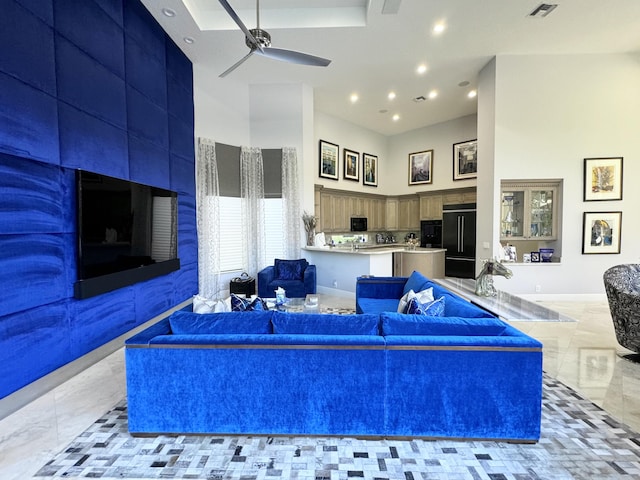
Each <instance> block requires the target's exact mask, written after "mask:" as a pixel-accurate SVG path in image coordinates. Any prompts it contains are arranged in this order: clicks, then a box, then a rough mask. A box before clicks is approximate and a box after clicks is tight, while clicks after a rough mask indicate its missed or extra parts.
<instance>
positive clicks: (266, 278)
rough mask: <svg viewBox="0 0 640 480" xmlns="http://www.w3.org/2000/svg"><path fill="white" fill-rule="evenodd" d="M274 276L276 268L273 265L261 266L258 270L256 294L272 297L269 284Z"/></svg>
mask: <svg viewBox="0 0 640 480" xmlns="http://www.w3.org/2000/svg"><path fill="white" fill-rule="evenodd" d="M275 278H276V268H275V267H274V266H273V265H269V266H268V267H265V268H263V269H262V270H260V271H259V272H258V296H259V297H262V298H271V297H273V295H274V294H273V292H272V291H271V290H270V288H269V284H270V283H271V282H273V281H274V280H275Z"/></svg>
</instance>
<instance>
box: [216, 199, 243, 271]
mask: <svg viewBox="0 0 640 480" xmlns="http://www.w3.org/2000/svg"><path fill="white" fill-rule="evenodd" d="M241 235H242V199H240V198H239V197H220V270H221V271H223V272H229V271H234V270H243V265H242V244H243V242H242V241H241V238H240V237H241Z"/></svg>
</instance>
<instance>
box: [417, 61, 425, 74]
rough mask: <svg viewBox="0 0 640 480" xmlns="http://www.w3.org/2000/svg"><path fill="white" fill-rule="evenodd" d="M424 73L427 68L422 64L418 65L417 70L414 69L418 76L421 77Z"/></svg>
mask: <svg viewBox="0 0 640 480" xmlns="http://www.w3.org/2000/svg"><path fill="white" fill-rule="evenodd" d="M426 71H427V66H426V65H425V64H424V63H423V64H421V65H418V68H416V72H418V74H419V75H422V74H423V73H425V72H426Z"/></svg>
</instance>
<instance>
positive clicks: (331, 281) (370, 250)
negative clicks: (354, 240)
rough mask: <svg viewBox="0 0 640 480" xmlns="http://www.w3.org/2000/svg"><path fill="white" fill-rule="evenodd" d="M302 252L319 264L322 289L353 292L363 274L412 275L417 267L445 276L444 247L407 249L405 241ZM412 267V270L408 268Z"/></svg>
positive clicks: (318, 270)
mask: <svg viewBox="0 0 640 480" xmlns="http://www.w3.org/2000/svg"><path fill="white" fill-rule="evenodd" d="M302 250H303V256H304V258H306V259H307V261H308V262H309V263H312V264H314V265H315V266H316V284H317V287H318V292H319V293H330V294H336V295H340V294H341V293H342V294H346V295H349V296H351V295H353V296H354V297H355V292H356V279H357V278H358V277H360V276H362V275H373V276H377V277H391V276H394V275H398V276H409V275H410V274H411V271H413V270H418V271H419V272H421V273H422V274H423V275H425V276H426V277H429V278H442V277H444V254H445V252H446V250H445V249H443V248H416V249H415V250H408V249H406V248H405V246H404V245H403V244H395V245H394V244H381V245H358V248H357V249H352V248H351V247H304V248H303V249H302ZM410 269H411V271H409V270H410Z"/></svg>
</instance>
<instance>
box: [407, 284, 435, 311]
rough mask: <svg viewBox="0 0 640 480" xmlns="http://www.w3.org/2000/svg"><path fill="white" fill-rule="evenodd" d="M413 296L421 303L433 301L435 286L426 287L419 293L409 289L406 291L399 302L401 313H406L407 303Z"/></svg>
mask: <svg viewBox="0 0 640 480" xmlns="http://www.w3.org/2000/svg"><path fill="white" fill-rule="evenodd" d="M412 298H415V299H416V300H418V302H420V303H428V302H433V287H429V288H425V289H424V290H422V291H420V292H418V293H416V292H414V291H413V290H409V291H408V292H407V293H405V294H404V295H403V296H402V297H401V298H400V302H399V303H398V312H399V313H405V310H406V309H407V305H408V304H409V301H410V300H411V299H412Z"/></svg>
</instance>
